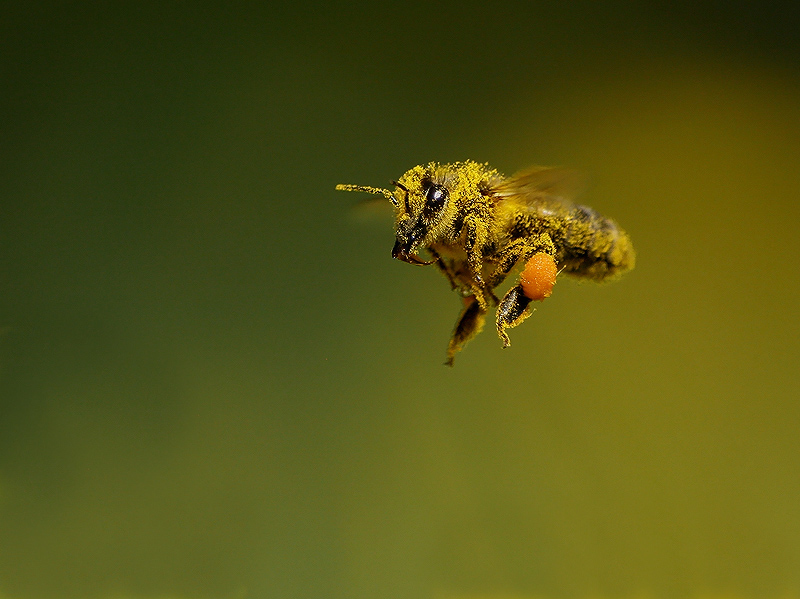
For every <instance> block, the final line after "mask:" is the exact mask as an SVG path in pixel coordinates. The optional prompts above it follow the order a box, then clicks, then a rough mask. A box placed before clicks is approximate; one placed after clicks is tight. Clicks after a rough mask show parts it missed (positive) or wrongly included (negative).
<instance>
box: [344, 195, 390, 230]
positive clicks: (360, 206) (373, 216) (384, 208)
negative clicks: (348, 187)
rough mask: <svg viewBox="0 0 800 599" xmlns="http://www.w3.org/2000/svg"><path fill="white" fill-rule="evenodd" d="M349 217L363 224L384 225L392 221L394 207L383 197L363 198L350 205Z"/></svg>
mask: <svg viewBox="0 0 800 599" xmlns="http://www.w3.org/2000/svg"><path fill="white" fill-rule="evenodd" d="M350 218H351V219H352V220H354V221H356V222H359V223H363V224H366V223H381V224H382V225H386V224H388V223H391V222H392V220H393V218H394V209H393V208H392V205H391V204H390V203H389V202H387V201H386V200H385V199H384V198H365V199H363V200H360V201H359V202H358V203H356V204H354V205H353V206H351V207H350Z"/></svg>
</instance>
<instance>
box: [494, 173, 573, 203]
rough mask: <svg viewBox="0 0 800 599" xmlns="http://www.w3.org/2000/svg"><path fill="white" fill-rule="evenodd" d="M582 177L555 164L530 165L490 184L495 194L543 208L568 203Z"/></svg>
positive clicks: (501, 197)
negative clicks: (498, 181) (493, 184)
mask: <svg viewBox="0 0 800 599" xmlns="http://www.w3.org/2000/svg"><path fill="white" fill-rule="evenodd" d="M585 186H586V185H585V181H584V177H583V176H582V175H581V174H580V173H578V172H576V171H572V170H569V169H565V168H562V167H559V166H552V167H551V166H532V167H530V168H528V169H525V170H524V171H520V172H518V173H516V174H514V175H512V176H511V177H509V178H508V179H505V180H503V181H502V182H500V183H498V184H497V185H495V186H494V187H493V188H492V193H493V195H494V196H495V197H497V198H499V199H501V200H506V199H507V200H509V201H512V202H517V203H519V204H524V205H527V206H531V207H533V208H541V209H547V208H548V207H551V206H552V207H562V208H563V207H565V206H571V205H572V199H573V198H574V197H575V196H577V195H579V194H580V192H581V191H582V190H583V189H584V187H585Z"/></svg>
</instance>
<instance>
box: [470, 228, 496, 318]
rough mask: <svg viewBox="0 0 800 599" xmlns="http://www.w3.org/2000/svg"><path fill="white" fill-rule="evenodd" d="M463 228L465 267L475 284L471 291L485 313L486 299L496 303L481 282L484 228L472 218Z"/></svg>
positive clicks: (485, 232) (493, 296)
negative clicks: (465, 255)
mask: <svg viewBox="0 0 800 599" xmlns="http://www.w3.org/2000/svg"><path fill="white" fill-rule="evenodd" d="M464 227H465V228H466V229H467V237H466V244H465V248H464V249H465V250H466V252H467V265H468V267H469V273H470V276H471V277H472V280H473V281H474V282H475V285H474V286H473V289H472V290H473V292H474V294H475V298H476V299H477V300H478V303H479V304H480V305H481V308H482V309H483V310H484V311H486V310H487V308H488V301H487V297H488V298H489V299H493V300H495V301H496V297H495V295H494V293H492V290H491V288H490V287H487V285H486V282H485V281H484V280H483V272H482V271H483V260H484V256H483V246H484V244H485V243H486V237H487V231H486V226H485V225H482V224H481V223H480V221H479V219H478V218H476V217H474V216H472V217H467V218H466V219H465V221H464Z"/></svg>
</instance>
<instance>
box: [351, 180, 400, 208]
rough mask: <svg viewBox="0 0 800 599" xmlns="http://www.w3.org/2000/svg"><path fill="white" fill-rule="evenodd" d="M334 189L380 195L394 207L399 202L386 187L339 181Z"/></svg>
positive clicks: (397, 205)
mask: <svg viewBox="0 0 800 599" xmlns="http://www.w3.org/2000/svg"><path fill="white" fill-rule="evenodd" d="M336 189H338V190H339V191H363V192H364V193H371V194H373V195H382V196H384V197H385V198H386V199H387V200H389V201H390V202H391V203H392V206H394V207H395V208H399V207H400V202H398V201H397V198H396V197H394V194H392V192H391V191H389V190H388V189H381V188H380V187H369V186H367V185H349V184H345V183H339V185H337V186H336ZM406 193H407V192H406Z"/></svg>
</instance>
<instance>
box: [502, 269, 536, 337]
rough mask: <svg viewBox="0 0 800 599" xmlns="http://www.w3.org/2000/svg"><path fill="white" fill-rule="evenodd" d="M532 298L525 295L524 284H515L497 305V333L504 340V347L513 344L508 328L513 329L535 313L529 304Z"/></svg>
mask: <svg viewBox="0 0 800 599" xmlns="http://www.w3.org/2000/svg"><path fill="white" fill-rule="evenodd" d="M530 303H531V300H530V299H528V298H527V297H525V294H524V293H523V291H522V285H514V287H512V288H511V289H509V290H508V293H506V295H505V297H503V299H502V300H501V301H500V305H499V306H498V307H497V323H496V324H497V334H498V335H500V339H502V341H503V347H504V348H506V347H508V346H509V345H511V339H509V338H508V334H507V333H506V329H511V328H514V327H515V326H517V325H518V324H520V323H521V322H522V321H523V320H525V319H526V318H528V316H530V315H531V314H532V313H533V310H531V309H530V307H529V304H530Z"/></svg>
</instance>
